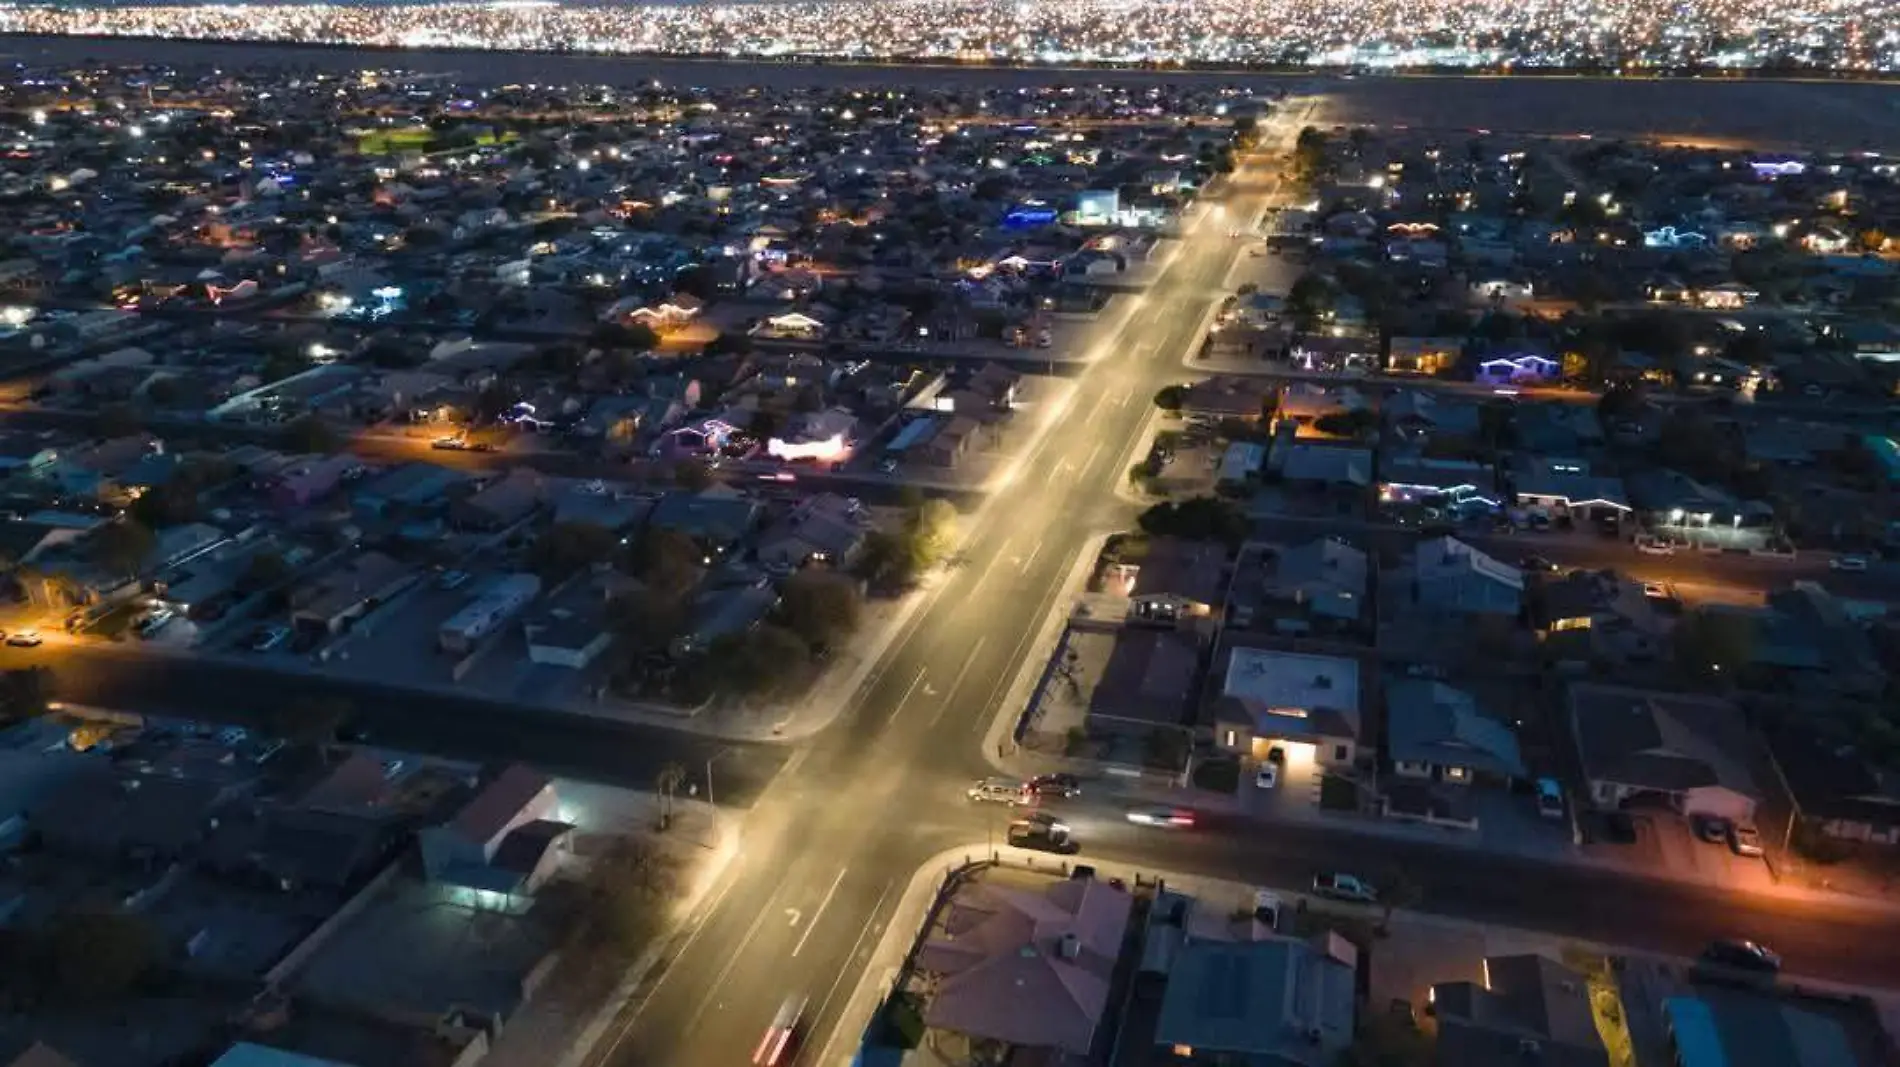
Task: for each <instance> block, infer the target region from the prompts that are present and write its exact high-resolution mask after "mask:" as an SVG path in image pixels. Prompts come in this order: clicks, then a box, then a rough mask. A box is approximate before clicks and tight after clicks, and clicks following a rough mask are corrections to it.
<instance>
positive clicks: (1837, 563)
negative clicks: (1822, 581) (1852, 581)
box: [1827, 556, 1867, 572]
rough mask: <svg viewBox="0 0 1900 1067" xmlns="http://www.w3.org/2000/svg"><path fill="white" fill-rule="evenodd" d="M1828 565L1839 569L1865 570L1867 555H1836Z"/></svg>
mask: <svg viewBox="0 0 1900 1067" xmlns="http://www.w3.org/2000/svg"><path fill="white" fill-rule="evenodd" d="M1827 565H1828V566H1829V567H1831V568H1833V569H1834V570H1837V571H1856V572H1858V571H1864V570H1866V569H1867V557H1866V556H1835V557H1834V558H1833V559H1831V560H1828V561H1827Z"/></svg>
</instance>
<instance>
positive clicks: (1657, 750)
mask: <svg viewBox="0 0 1900 1067" xmlns="http://www.w3.org/2000/svg"><path fill="white" fill-rule="evenodd" d="M1570 730H1571V734H1572V736H1573V737H1574V739H1575V741H1576V745H1577V751H1578V754H1579V756H1580V757H1581V759H1582V763H1583V774H1584V779H1585V782H1586V785H1587V786H1588V796H1589V799H1590V801H1591V803H1593V804H1594V805H1595V806H1596V807H1598V808H1602V809H1605V810H1615V809H1619V808H1627V807H1630V806H1632V805H1641V804H1643V803H1655V804H1660V805H1662V806H1664V807H1666V808H1668V809H1669V810H1672V811H1676V812H1679V813H1681V814H1684V815H1702V814H1707V815H1718V816H1722V817H1724V818H1729V819H1735V820H1747V819H1750V818H1752V817H1753V816H1754V814H1755V807H1756V805H1757V804H1759V803H1760V802H1761V800H1762V798H1763V794H1762V791H1761V787H1760V786H1759V785H1758V784H1757V779H1756V777H1755V775H1754V773H1753V771H1752V770H1751V768H1752V767H1753V765H1754V763H1755V760H1756V752H1757V747H1756V744H1755V740H1754V738H1753V736H1752V735H1751V734H1750V733H1749V732H1748V727H1747V725H1746V724H1745V723H1744V722H1743V721H1742V717H1741V713H1740V712H1739V711H1738V710H1736V708H1735V707H1734V706H1733V705H1731V704H1729V703H1728V702H1726V701H1723V700H1718V699H1715V698H1713V697H1698V696H1688V695H1683V694H1674V693H1652V692H1647V691H1644V690H1639V689H1628V688H1623V687H1619V686H1607V685H1594V684H1591V685H1578V686H1574V687H1573V688H1572V689H1571V691H1570Z"/></svg>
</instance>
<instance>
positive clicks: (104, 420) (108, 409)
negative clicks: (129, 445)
mask: <svg viewBox="0 0 1900 1067" xmlns="http://www.w3.org/2000/svg"><path fill="white" fill-rule="evenodd" d="M94 428H95V429H96V430H97V431H98V434H99V436H100V437H106V438H112V437H130V436H132V435H133V434H135V433H141V432H143V431H144V429H145V420H144V419H141V418H139V413H138V411H136V410H135V409H134V408H133V407H132V406H131V405H130V404H107V405H105V406H103V407H101V408H100V409H99V414H98V415H97V416H96V417H95V419H94Z"/></svg>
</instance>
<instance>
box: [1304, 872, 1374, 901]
mask: <svg viewBox="0 0 1900 1067" xmlns="http://www.w3.org/2000/svg"><path fill="white" fill-rule="evenodd" d="M1313 894H1314V895H1315V896H1321V897H1327V898H1329V899H1331V900H1344V901H1347V902H1349V903H1353V904H1371V903H1374V902H1376V901H1377V900H1378V899H1379V893H1378V891H1377V890H1375V889H1373V888H1372V886H1371V885H1370V884H1368V883H1367V882H1366V880H1365V879H1363V878H1360V877H1359V876H1358V875H1353V874H1341V873H1339V872H1337V871H1334V872H1332V873H1330V874H1321V875H1315V876H1314V877H1313Z"/></svg>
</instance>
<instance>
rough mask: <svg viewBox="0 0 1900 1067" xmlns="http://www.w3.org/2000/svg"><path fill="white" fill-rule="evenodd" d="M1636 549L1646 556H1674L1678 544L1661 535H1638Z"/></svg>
mask: <svg viewBox="0 0 1900 1067" xmlns="http://www.w3.org/2000/svg"><path fill="white" fill-rule="evenodd" d="M1636 551H1638V552H1641V553H1642V554H1643V555H1645V556H1673V555H1675V554H1676V546H1675V545H1672V544H1670V543H1669V542H1667V541H1664V540H1663V539H1661V538H1659V537H1638V538H1637V539H1636Z"/></svg>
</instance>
